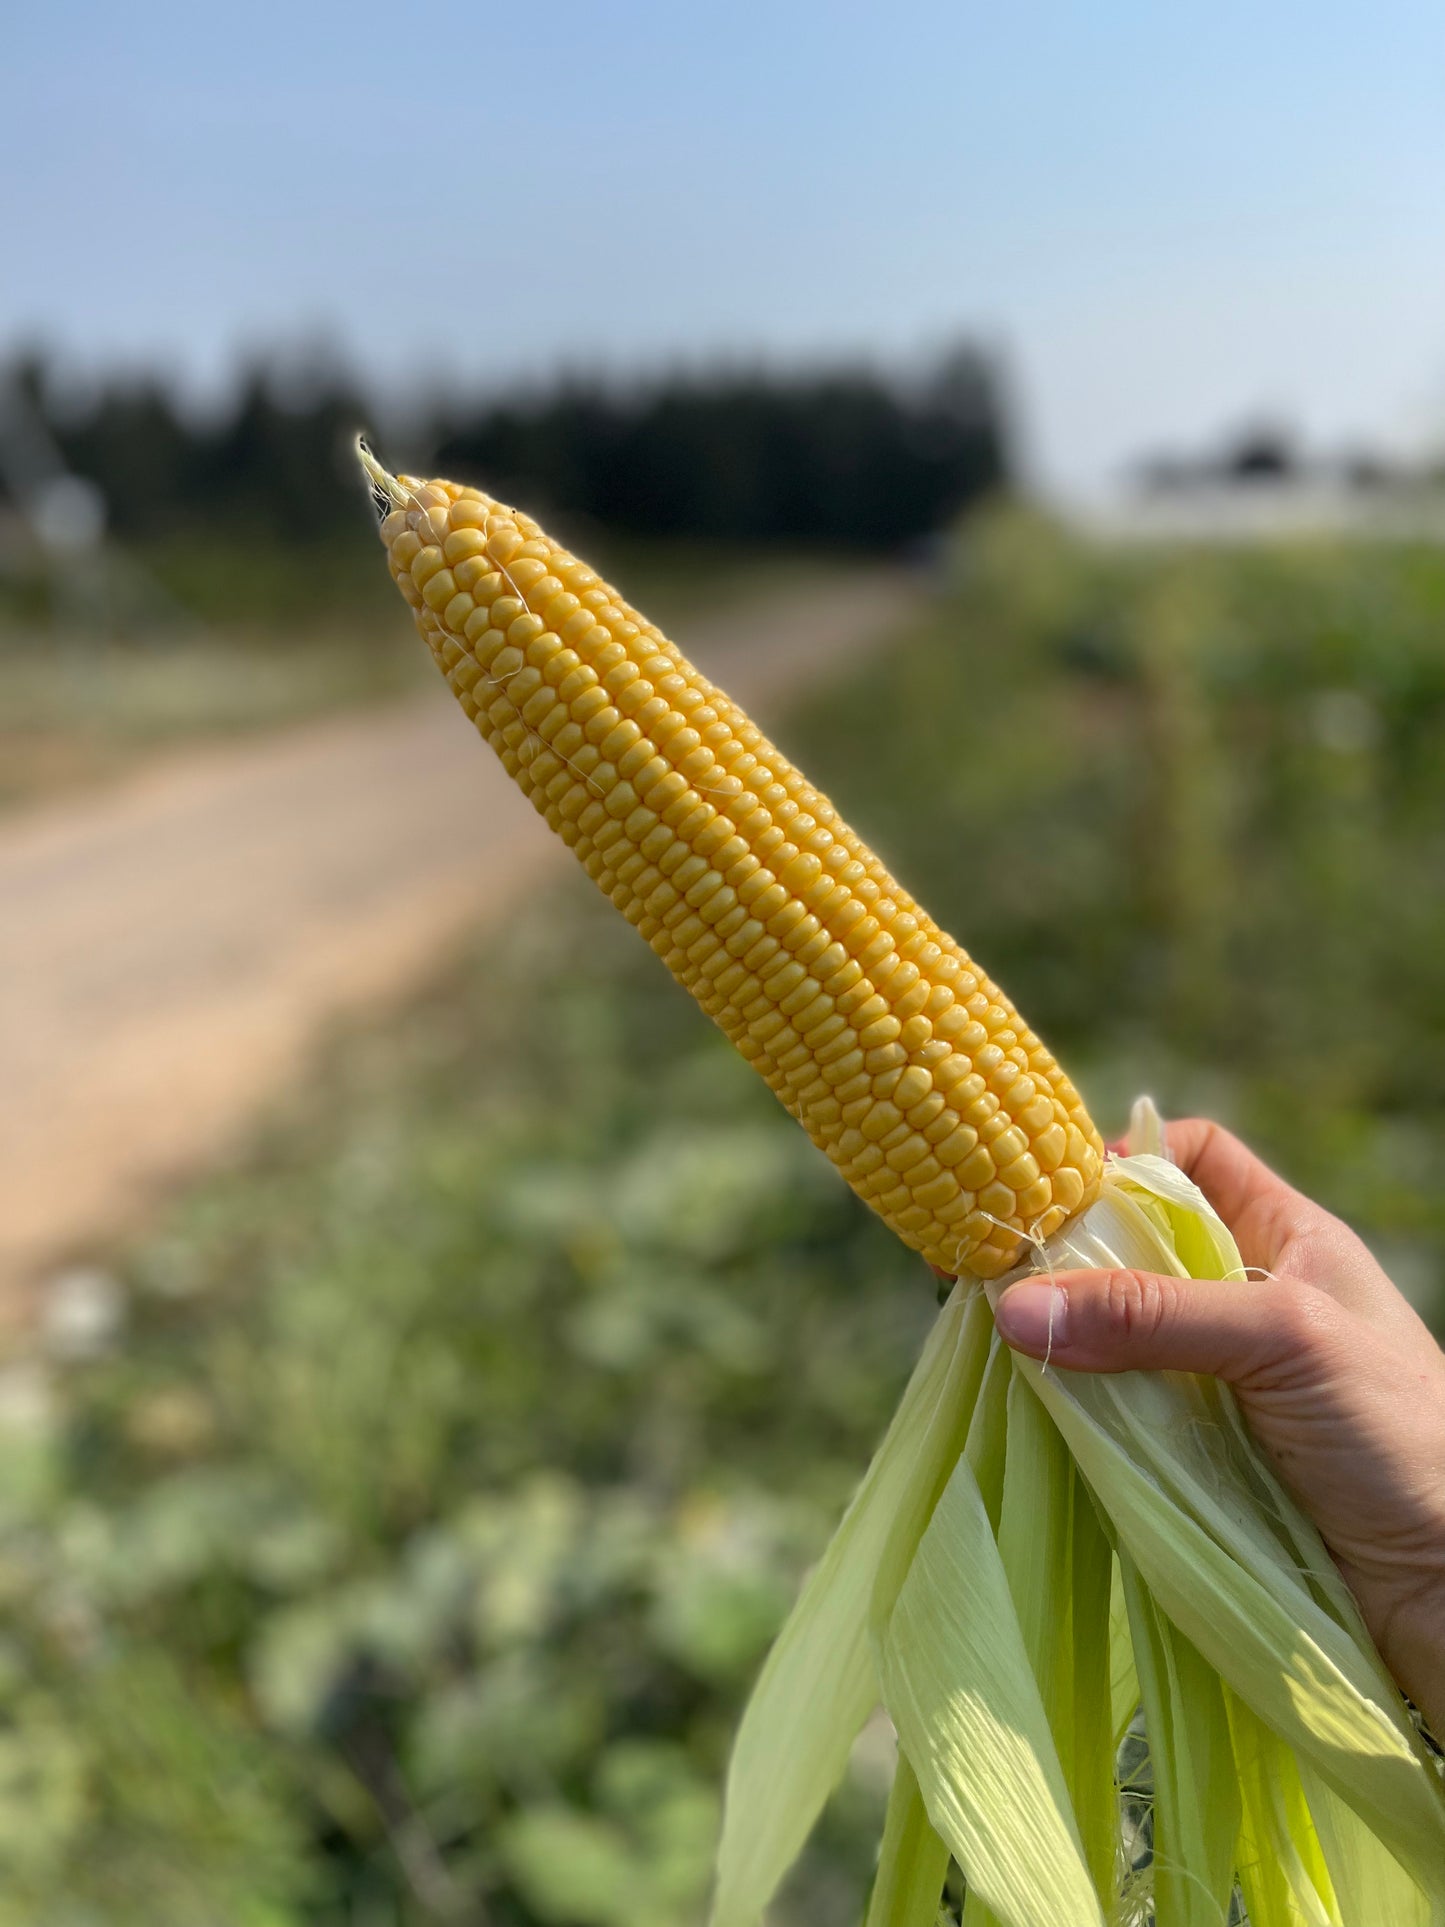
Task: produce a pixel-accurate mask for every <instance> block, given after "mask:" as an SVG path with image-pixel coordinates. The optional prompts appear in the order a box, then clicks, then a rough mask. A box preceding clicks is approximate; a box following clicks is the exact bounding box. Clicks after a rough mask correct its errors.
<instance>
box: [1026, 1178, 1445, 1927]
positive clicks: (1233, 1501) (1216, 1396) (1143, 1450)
mask: <svg viewBox="0 0 1445 1927" xmlns="http://www.w3.org/2000/svg"><path fill="white" fill-rule="evenodd" d="M1133 1163H1134V1160H1132V1159H1131V1160H1126V1161H1124V1163H1123V1164H1122V1165H1120V1166H1118V1167H1116V1175H1115V1181H1114V1182H1112V1183H1111V1184H1110V1185H1108V1186H1106V1188H1105V1191H1104V1193H1103V1195H1102V1196H1101V1198H1100V1199H1099V1201H1098V1203H1096V1204H1095V1205H1094V1206H1093V1207H1092V1208H1091V1209H1090V1211H1089V1212H1088V1213H1087V1214H1086V1215H1085V1217H1084V1219H1083V1220H1082V1222H1081V1223H1080V1224H1079V1225H1077V1226H1074V1227H1070V1228H1069V1229H1068V1230H1067V1231H1066V1232H1065V1233H1064V1234H1061V1236H1060V1237H1059V1238H1058V1239H1056V1240H1054V1241H1053V1242H1052V1243H1051V1245H1050V1247H1049V1251H1048V1257H1049V1260H1050V1262H1052V1263H1054V1264H1083V1265H1097V1264H1100V1263H1103V1264H1123V1265H1128V1266H1138V1267H1140V1268H1144V1269H1148V1270H1154V1271H1173V1272H1175V1273H1180V1272H1182V1269H1183V1267H1182V1265H1181V1263H1180V1260H1179V1257H1178V1253H1177V1248H1176V1247H1175V1245H1174V1242H1173V1238H1172V1236H1171V1230H1170V1217H1169V1215H1168V1214H1169V1213H1171V1212H1176V1211H1178V1210H1180V1209H1182V1208H1184V1207H1183V1205H1182V1204H1181V1203H1180V1202H1178V1201H1177V1200H1176V1198H1174V1197H1171V1198H1169V1199H1165V1198H1161V1196H1160V1194H1159V1191H1158V1190H1157V1188H1156V1189H1154V1190H1151V1191H1148V1192H1147V1193H1146V1194H1145V1195H1144V1196H1143V1197H1142V1198H1141V1196H1140V1192H1139V1188H1138V1187H1134V1186H1133V1185H1132V1184H1131V1183H1130V1182H1129V1177H1130V1170H1131V1167H1132V1165H1133ZM1145 1175H1146V1176H1148V1177H1149V1178H1150V1180H1151V1182H1154V1181H1156V1180H1157V1177H1158V1174H1157V1173H1155V1172H1153V1171H1146V1173H1145ZM1187 1182H1188V1181H1187V1180H1184V1179H1182V1178H1181V1179H1180V1180H1179V1183H1178V1184H1177V1185H1176V1184H1174V1183H1173V1181H1171V1183H1170V1185H1169V1187H1168V1188H1169V1189H1170V1191H1171V1192H1175V1193H1177V1194H1178V1197H1179V1198H1182V1197H1183V1196H1184V1195H1185V1194H1184V1193H1183V1191H1182V1190H1181V1189H1180V1187H1181V1186H1183V1185H1187ZM1191 1188H1192V1187H1191ZM1200 1210H1201V1212H1202V1213H1207V1207H1205V1206H1202V1205H1201V1207H1200ZM1209 1236H1210V1241H1211V1246H1212V1256H1213V1257H1215V1258H1218V1257H1220V1256H1227V1252H1224V1251H1222V1250H1221V1248H1220V1246H1219V1233H1218V1231H1217V1230H1213V1229H1211V1231H1210V1233H1209ZM1224 1236H1225V1237H1227V1236H1228V1234H1227V1233H1225V1234H1224ZM1224 1268H1225V1267H1223V1266H1217V1265H1214V1264H1211V1266H1210V1269H1211V1270H1214V1271H1216V1274H1217V1271H1218V1270H1220V1269H1224ZM1249 1288H1250V1287H1248V1286H1247V1285H1223V1284H1222V1285H1221V1286H1220V1289H1221V1290H1247V1289H1249ZM1019 1366H1020V1369H1021V1370H1023V1371H1024V1372H1025V1373H1026V1374H1027V1376H1028V1378H1029V1381H1030V1383H1031V1384H1032V1385H1033V1386H1034V1387H1035V1389H1036V1390H1037V1392H1038V1394H1039V1396H1040V1397H1041V1398H1042V1399H1043V1400H1044V1402H1045V1404H1046V1405H1047V1407H1048V1409H1049V1411H1050V1413H1051V1414H1052V1415H1053V1417H1054V1419H1055V1421H1056V1423H1057V1424H1058V1425H1059V1427H1060V1430H1061V1431H1062V1432H1063V1433H1064V1436H1065V1438H1066V1439H1067V1440H1068V1443H1069V1446H1070V1449H1071V1450H1072V1452H1073V1454H1074V1457H1075V1459H1076V1461H1077V1462H1078V1464H1079V1466H1080V1469H1081V1470H1082V1471H1083V1473H1084V1475H1085V1477H1086V1478H1087V1479H1088V1481H1089V1485H1090V1487H1091V1489H1092V1491H1093V1492H1094V1495H1095V1497H1096V1498H1097V1499H1098V1501H1099V1502H1100V1504H1101V1505H1102V1506H1103V1508H1104V1510H1105V1511H1106V1512H1107V1514H1108V1516H1109V1518H1110V1521H1111V1523H1112V1525H1113V1528H1114V1530H1115V1532H1116V1534H1117V1536H1118V1542H1119V1545H1120V1547H1121V1548H1122V1549H1124V1550H1127V1551H1128V1552H1129V1554H1130V1555H1131V1557H1132V1558H1133V1559H1134V1561H1135V1563H1136V1564H1137V1566H1138V1568H1139V1571H1140V1572H1141V1574H1142V1575H1143V1578H1144V1580H1145V1582H1146V1584H1147V1585H1148V1587H1149V1590H1150V1592H1151V1593H1152V1594H1153V1596H1154V1598H1155V1600H1156V1602H1157V1603H1158V1605H1159V1606H1160V1607H1161V1608H1162V1610H1163V1611H1164V1612H1165V1613H1167V1614H1168V1616H1169V1618H1170V1619H1171V1620H1172V1621H1173V1623H1174V1624H1175V1625H1176V1626H1177V1627H1178V1628H1179V1629H1180V1631H1182V1632H1183V1633H1184V1634H1185V1636H1186V1637H1187V1638H1188V1639H1190V1640H1191V1641H1192V1642H1193V1643H1194V1645H1195V1646H1196V1647H1197V1648H1198V1650H1199V1651H1200V1653H1201V1654H1203V1656H1204V1657H1205V1658H1206V1659H1207V1660H1208V1661H1209V1663H1210V1664H1211V1665H1212V1666H1213V1667H1214V1668H1215V1669H1216V1671H1217V1672H1218V1673H1219V1674H1220V1676H1221V1678H1223V1679H1224V1680H1225V1681H1226V1682H1227V1683H1228V1684H1229V1685H1230V1686H1231V1687H1232V1688H1233V1689H1234V1690H1235V1691H1236V1692H1237V1693H1238V1694H1239V1695H1240V1697H1241V1698H1242V1699H1243V1700H1244V1701H1245V1702H1246V1703H1247V1704H1248V1705H1249V1706H1251V1707H1252V1708H1253V1709H1254V1710H1255V1711H1256V1712H1257V1713H1258V1714H1259V1715H1260V1717H1261V1718H1263V1719H1264V1720H1265V1721H1266V1722H1267V1723H1268V1724H1269V1725H1270V1726H1271V1727H1272V1728H1273V1729H1274V1730H1275V1731H1276V1732H1277V1733H1279V1734H1280V1736H1281V1737H1282V1738H1284V1739H1285V1740H1286V1741H1287V1742H1288V1743H1289V1744H1290V1745H1291V1746H1292V1747H1294V1748H1296V1749H1297V1750H1298V1751H1299V1753H1300V1755H1301V1758H1302V1760H1304V1759H1308V1760H1312V1761H1313V1762H1314V1764H1315V1766H1316V1768H1317V1770H1318V1771H1319V1773H1320V1774H1321V1775H1322V1776H1323V1778H1324V1780H1325V1783H1326V1784H1327V1785H1328V1786H1329V1787H1330V1788H1331V1789H1332V1790H1333V1791H1334V1792H1336V1793H1337V1794H1338V1795H1339V1796H1340V1797H1341V1798H1342V1799H1343V1800H1344V1801H1345V1802H1346V1803H1347V1804H1348V1805H1349V1806H1350V1807H1351V1808H1352V1809H1353V1810H1354V1811H1355V1812H1357V1813H1358V1814H1359V1815H1360V1816H1361V1817H1362V1818H1363V1819H1365V1820H1366V1821H1367V1823H1368V1824H1369V1826H1370V1827H1371V1828H1372V1829H1373V1830H1374V1831H1375V1833H1376V1834H1377V1835H1378V1836H1379V1838H1380V1840H1381V1841H1382V1842H1383V1843H1384V1844H1385V1845H1386V1846H1387V1847H1388V1848H1389V1849H1390V1851H1391V1852H1392V1853H1393V1854H1394V1855H1395V1857H1396V1858H1397V1859H1398V1860H1399V1861H1400V1863H1401V1865H1402V1866H1404V1867H1405V1868H1407V1869H1408V1870H1409V1872H1410V1874H1411V1876H1412V1877H1413V1878H1414V1879H1415V1881H1416V1882H1417V1884H1418V1885H1419V1886H1420V1887H1421V1889H1422V1890H1423V1891H1424V1892H1426V1893H1428V1894H1430V1895H1431V1896H1432V1898H1433V1899H1435V1901H1436V1905H1437V1906H1438V1907H1440V1908H1442V1909H1445V1789H1442V1788H1441V1786H1440V1783H1439V1780H1438V1779H1437V1777H1436V1775H1435V1774H1434V1772H1433V1770H1432V1769H1431V1767H1430V1765H1429V1763H1428V1760H1427V1757H1426V1755H1425V1753H1424V1749H1423V1747H1422V1746H1421V1743H1420V1741H1419V1738H1418V1735H1417V1734H1416V1733H1415V1731H1414V1729H1413V1727H1412V1726H1411V1724H1410V1721H1409V1718H1408V1716H1407V1714H1406V1711H1405V1708H1404V1705H1403V1702H1402V1701H1401V1699H1400V1695H1399V1693H1398V1691H1397V1690H1396V1689H1395V1687H1394V1685H1393V1682H1392V1681H1391V1680H1390V1678H1389V1676H1388V1674H1387V1673H1386V1672H1385V1669H1384V1666H1383V1664H1382V1663H1381V1661H1380V1660H1379V1657H1378V1655H1377V1654H1376V1653H1375V1652H1374V1649H1373V1647H1371V1646H1370V1644H1369V1643H1368V1641H1367V1640H1365V1639H1364V1638H1363V1637H1362V1633H1361V1629H1360V1627H1359V1623H1358V1616H1357V1615H1350V1616H1348V1617H1346V1616H1345V1615H1344V1614H1343V1613H1342V1612H1341V1611H1337V1610H1335V1609H1333V1607H1334V1602H1333V1600H1332V1599H1331V1598H1330V1597H1329V1596H1328V1587H1327V1585H1326V1582H1325V1581H1324V1578H1323V1566H1324V1562H1325V1561H1326V1560H1327V1558H1328V1555H1327V1554H1326V1553H1325V1552H1324V1550H1323V1548H1322V1547H1320V1546H1319V1545H1318V1535H1317V1534H1315V1533H1314V1529H1313V1527H1312V1526H1311V1525H1310V1524H1309V1522H1308V1520H1306V1519H1305V1518H1304V1516H1303V1515H1302V1514H1301V1513H1299V1511H1298V1508H1297V1507H1294V1506H1293V1505H1292V1503H1291V1502H1290V1501H1289V1499H1288V1498H1287V1496H1286V1495H1285V1494H1284V1493H1283V1492H1282V1491H1281V1490H1280V1489H1279V1488H1278V1487H1277V1486H1276V1485H1274V1484H1273V1482H1272V1481H1271V1480H1269V1479H1268V1475H1267V1474H1266V1472H1265V1470H1264V1468H1263V1467H1262V1465H1261V1463H1260V1461H1259V1458H1258V1454H1257V1453H1256V1452H1255V1451H1254V1449H1253V1447H1252V1446H1251V1445H1250V1444H1249V1441H1248V1435H1247V1433H1245V1431H1244V1429H1243V1427H1242V1426H1241V1425H1239V1424H1238V1423H1237V1422H1236V1420H1235V1418H1234V1416H1233V1415H1232V1413H1231V1410H1230V1407H1231V1405H1232V1401H1231V1400H1230V1398H1229V1394H1228V1393H1227V1392H1226V1391H1225V1390H1224V1389H1223V1388H1222V1387H1219V1386H1217V1385H1214V1384H1212V1383H1205V1382H1204V1381H1201V1380H1196V1379H1188V1378H1183V1377H1180V1376H1177V1375H1173V1374H1143V1373H1128V1374H1120V1375H1118V1376H1116V1377H1107V1376H1103V1375H1089V1374H1060V1373H1057V1372H1051V1371H1045V1370H1043V1368H1041V1367H1040V1366H1038V1365H1036V1364H1034V1363H1033V1362H1032V1361H1027V1360H1020V1361H1019ZM1266 1493H1268V1495H1269V1502H1268V1503H1267V1504H1266V1503H1261V1499H1262V1496H1263V1495H1264V1494H1266ZM1307 1545H1308V1546H1311V1547H1314V1548H1316V1549H1317V1550H1315V1551H1313V1552H1312V1553H1311V1554H1310V1556H1309V1557H1307V1558H1302V1555H1301V1548H1302V1547H1304V1546H1307ZM1302 1564H1303V1565H1304V1566H1305V1568H1306V1570H1305V1572H1304V1573H1303V1574H1302V1573H1301V1570H1300V1568H1301V1565H1302ZM1442 1917H1445V1915H1442Z"/></svg>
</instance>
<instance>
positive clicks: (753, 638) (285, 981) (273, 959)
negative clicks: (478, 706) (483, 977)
mask: <svg viewBox="0 0 1445 1927" xmlns="http://www.w3.org/2000/svg"><path fill="white" fill-rule="evenodd" d="M916 596H917V591H916V589H914V588H913V587H912V585H910V584H908V583H907V582H905V581H903V580H901V579H900V578H898V577H895V576H892V575H883V574H881V573H880V574H878V575H870V576H866V577H856V578H853V579H850V580H849V581H847V582H846V583H842V584H839V585H838V586H837V587H830V588H829V589H828V590H827V592H826V593H825V594H820V593H819V592H818V591H817V590H816V589H812V588H810V589H807V590H799V591H797V592H792V593H789V594H788V595H786V596H780V597H777V598H774V599H773V600H772V601H770V602H769V603H768V604H766V605H764V606H762V607H753V608H747V609H738V610H736V611H733V612H730V613H728V614H727V615H726V616H725V617H723V618H716V619H713V620H711V621H707V622H696V623H694V624H692V625H691V626H690V627H689V628H688V629H687V630H686V631H685V633H684V638H683V639H684V641H685V643H686V646H687V647H688V649H689V651H690V653H691V654H692V655H693V656H694V658H695V660H696V661H697V662H698V665H699V667H700V668H702V669H703V670H704V671H705V673H707V674H709V675H712V676H714V677H716V679H717V680H718V681H719V682H720V683H722V684H723V686H724V687H726V688H727V689H728V690H729V692H730V693H731V694H734V695H736V696H737V697H738V698H739V699H740V700H741V701H742V702H744V703H745V704H747V705H749V706H754V705H756V706H757V707H758V708H760V709H762V710H766V708H767V706H768V703H769V701H770V700H771V699H774V698H776V697H778V696H779V695H781V694H782V693H783V692H784V691H785V690H786V689H788V688H790V687H792V686H795V685H796V683H797V681H798V679H799V677H800V676H802V675H803V674H804V673H805V672H806V671H807V670H808V669H809V668H811V667H814V666H817V665H821V664H823V663H826V662H833V661H836V660H837V659H838V658H839V657H840V656H841V655H842V654H844V653H851V652H856V651H858V650H860V649H862V648H863V647H865V646H867V645H868V644H870V643H873V642H876V641H878V640H880V639H881V638H882V637H884V636H885V635H886V634H887V633H888V632H889V631H890V630H891V629H893V628H895V627H896V626H897V625H898V623H899V622H900V620H902V619H903V617H904V616H905V615H906V614H907V611H908V609H909V607H910V606H911V604H912V602H913V601H914V600H915V599H916ZM564 861H565V851H564V849H563V847H562V845H561V844H560V843H558V842H556V840H555V839H553V838H551V837H549V836H548V835H547V834H546V832H545V831H544V830H543V828H542V826H541V825H540V824H539V823H538V822H537V820H536V818H535V816H534V814H533V812H532V810H531V808H530V806H529V805H528V804H527V803H526V802H525V801H524V800H523V798H522V797H521V795H520V794H519V793H518V792H517V791H516V790H515V789H514V788H513V787H512V785H511V784H510V783H509V782H508V781H507V778H506V777H505V775H504V774H503V772H502V770H501V768H500V766H499V765H497V764H496V763H495V762H494V761H493V759H492V758H491V756H490V755H488V754H487V753H486V752H485V751H484V750H482V749H481V747H480V746H479V745H478V743H477V741H476V738H475V735H474V733H473V732H472V730H471V729H470V727H469V725H468V724H467V722H466V719H465V718H464V717H463V716H462V714H461V712H460V710H458V709H457V708H456V707H455V706H454V704H452V702H451V701H450V699H449V698H448V697H447V696H446V695H445V694H444V692H442V691H441V690H438V693H437V695H436V697H435V698H434V699H428V700H425V701H422V702H418V703H414V704H411V705H409V706H407V707H404V708H401V709H393V710H388V711H386V712H383V713H380V714H376V713H372V714H368V715H365V716H361V717H355V718H345V719H339V720H336V721H332V722H328V723H325V724H323V725H320V726H315V727H308V728H304V729H298V730H296V731H294V732H291V733H288V734H287V735H284V736H282V737H279V738H273V739H269V740H267V741H264V742H262V743H259V744H256V743H251V744H246V745H242V746H238V747H227V748H225V749H222V750H217V749H209V750H207V751H205V752H196V753H193V754H189V755H186V756H183V757H177V758H172V759H168V760H167V761H166V762H164V763H162V764H160V765H158V766H154V767H152V768H151V769H150V770H149V771H148V772H147V773H145V774H144V775H143V776H141V777H139V778H136V779H132V780H131V781H129V782H127V783H126V784H125V785H124V786H123V787H119V788H117V789H113V790H110V791H107V792H105V793H104V794H102V795H100V796H95V795H89V796H86V797H85V798H83V799H80V800H77V801H75V802H73V803H69V804H66V805H64V806H60V807H52V808H49V809H47V810H46V811H44V812H43V813H37V814H34V815H31V816H29V817H25V818H22V819H20V820H17V821H12V822H8V823H6V824H5V825H4V826H3V828H0V1322H5V1321H8V1320H13V1319H15V1318H16V1317H18V1316H21V1315H22V1314H23V1311H24V1308H25V1307H26V1306H27V1304H29V1303H31V1302H32V1301H33V1288H34V1287H35V1286H36V1285H37V1284H39V1283H42V1282H43V1280H44V1279H45V1277H46V1276H47V1275H48V1274H50V1273H52V1272H53V1271H54V1270H55V1269H56V1267H58V1266H59V1265H61V1264H63V1263H64V1262H66V1261H67V1260H68V1259H70V1258H74V1257H77V1256H80V1255H83V1254H84V1252H85V1251H86V1249H87V1248H93V1247H94V1245H95V1244H96V1243H97V1242H98V1241H100V1240H102V1239H104V1238H107V1237H110V1236H112V1235H114V1234H116V1233H117V1232H122V1231H125V1230H128V1229H131V1228H133V1227H134V1226H135V1225H137V1224H138V1223H139V1222H141V1221H142V1219H143V1217H144V1215H145V1213H146V1211H147V1209H148V1208H149V1207H150V1206H151V1205H153V1203H154V1202H155V1200H156V1198H157V1197H158V1195H160V1194H161V1193H162V1192H163V1191H164V1189H165V1188H167V1187H168V1186H170V1185H172V1184H174V1183H175V1182H176V1181H177V1180H178V1179H180V1178H181V1177H183V1176H185V1175H186V1174H187V1173H189V1172H192V1171H195V1170H197V1169H199V1168H202V1167H203V1166H204V1165H205V1164H206V1163H208V1162H210V1161H212V1160H214V1159H215V1158H216V1157H217V1156H218V1155H220V1154H221V1153H222V1152H223V1151H224V1150H225V1148H226V1146H227V1145H228V1144H230V1143H232V1142H234V1141H235V1138H236V1136H237V1133H238V1132H239V1131H240V1130H242V1129H243V1127H244V1126H245V1124H246V1123H247V1121H248V1120H249V1119H251V1118H252V1117H253V1116H254V1115H255V1113H256V1110H257V1108H258V1106H259V1105H260V1104H261V1103H262V1102H263V1101H264V1099H265V1098H266V1097H267V1095H268V1094H269V1093H271V1092H273V1091H274V1090H276V1089H278V1088H280V1087H281V1086H282V1085H283V1084H284V1083H285V1081H286V1080H287V1079H288V1078H291V1077H294V1076H295V1075H296V1071H297V1066H298V1063H299V1062H300V1061H301V1060H302V1057H303V1053H304V1052H305V1050H306V1048H307V1046H308V1044H309V1043H311V1041H312V1040H313V1039H314V1038H315V1036H316V1034H317V1032H318V1030H319V1029H320V1028H321V1027H322V1026H323V1025H324V1024H325V1023H326V1022H327V1021H328V1020H329V1019H331V1018H333V1017H334V1016H336V1015H337V1014H338V1013H341V1012H344V1011H348V1010H355V1009H358V1008H360V1007H364V1006H366V1005H368V1004H370V1003H374V1002H378V1001H381V1000H383V999H386V998H391V997H395V996H397V995H399V994H401V993H403V992H404V991H405V990H406V989H407V988H408V987H410V986H412V985H414V984H415V983H416V982H417V981H418V980H419V979H420V978H421V977H423V976H424V974H425V973H426V971H427V970H428V968H430V967H431V966H433V965H434V962H435V960H436V958H437V957H438V955H439V954H440V953H441V952H443V951H444V949H445V947H446V946H447V945H448V944H449V943H450V942H452V941H454V940H456V939H457V938H458V937H459V936H460V935H461V934H462V933H463V932H465V931H467V930H468V929H471V928H473V927H475V926H476V925H477V924H478V923H479V922H480V921H482V920H484V919H486V918H491V917H495V916H497V915H498V914H499V913H500V912H501V911H502V910H503V909H505V908H507V907H509V906H510V905H511V904H512V903H514V902H515V901H516V900H517V898H518V896H519V894H520V893H521V892H522V891H523V890H525V889H527V888H529V887H531V886H533V885H535V884H536V883H538V882H539V881H541V880H542V879H543V878H546V877H550V876H552V875H555V874H556V873H557V871H558V869H559V868H560V867H561V865H562V864H563V863H564Z"/></svg>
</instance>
